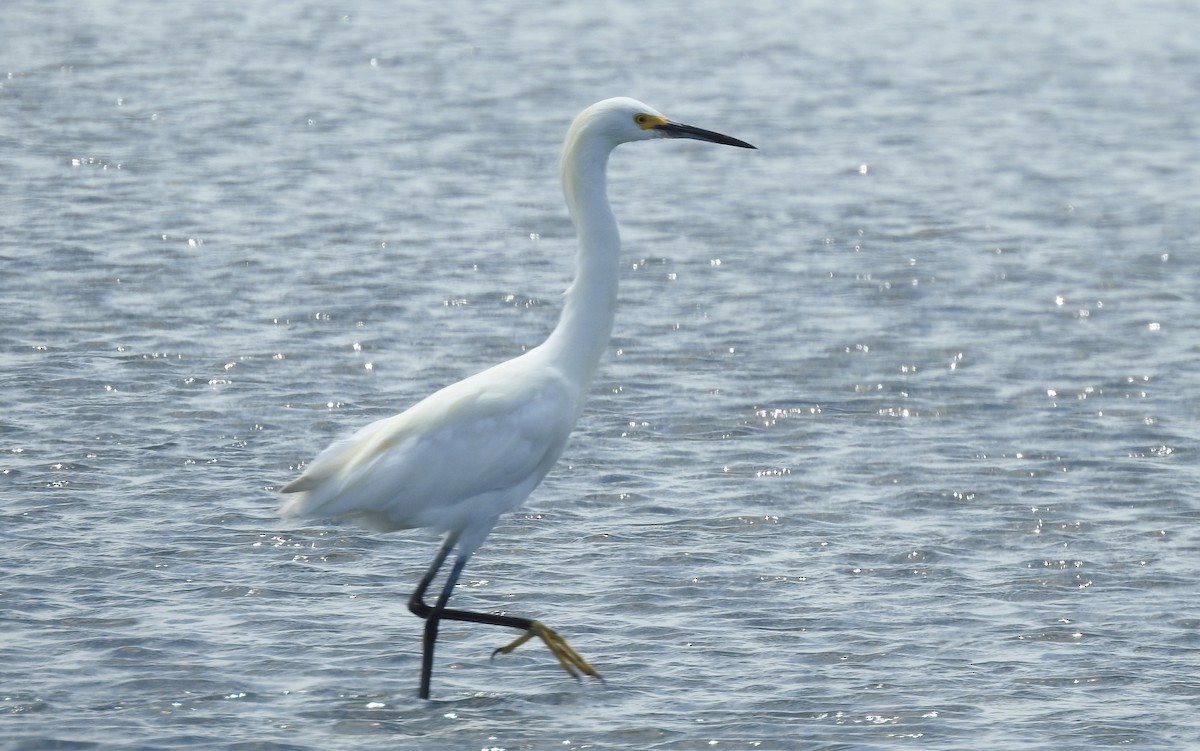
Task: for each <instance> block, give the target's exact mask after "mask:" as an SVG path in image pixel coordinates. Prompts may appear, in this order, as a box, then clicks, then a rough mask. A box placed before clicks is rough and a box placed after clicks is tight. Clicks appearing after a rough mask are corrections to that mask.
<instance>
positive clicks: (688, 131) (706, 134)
mask: <svg viewBox="0 0 1200 751" xmlns="http://www.w3.org/2000/svg"><path fill="white" fill-rule="evenodd" d="M654 129H655V130H661V131H662V132H663V133H665V134H666V135H667V137H668V138H694V139H695V140H697V141H708V142H709V143H723V144H725V145H726V146H737V147H738V148H739V149H753V148H757V147H755V146H751V145H750V144H748V143H746V142H745V141H741V140H738V139H737V138H733V137H732V136H725V135H721V134H720V133H714V132H712V131H711V130H704V129H703V128H697V127H694V126H691V125H684V124H683V123H676V122H671V121H669V120H668V121H667V122H665V123H663V124H662V125H655V126H654Z"/></svg>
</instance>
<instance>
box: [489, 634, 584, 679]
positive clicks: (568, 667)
mask: <svg viewBox="0 0 1200 751" xmlns="http://www.w3.org/2000/svg"><path fill="white" fill-rule="evenodd" d="M535 636H536V637H538V638H540V639H541V640H542V641H544V642H545V643H546V647H548V648H549V649H550V652H551V654H553V655H554V658H555V659H556V660H558V664H559V665H561V666H562V669H563V670H565V671H567V673H569V674H570V676H571V677H572V678H574V679H575V680H579V674H580V673H583V674H584V675H590V676H592V677H593V678H600V674H599V673H597V672H596V669H595V668H594V667H592V666H591V665H589V664H588V661H587V660H585V659H583V657H582V656H580V654H579V653H578V652H576V651H575V650H574V649H571V645H570V644H567V640H566V639H564V638H562V637H561V636H559V635H558V632H556V631H555V630H554V629H552V628H550V627H549V626H547V625H546V624H544V623H542V622H541V621H534V622H533V624H532V625H531V626H530V627H529V630H528V631H526V632H525V633H523V634H521V635H520V636H518V637H517V638H516V639H514V640H513V641H512V642H510V643H508V644H505V645H504V646H503V647H499V648H498V649H496V651H495V652H492V656H493V657H495V656H496V655H497V654H508V653H509V652H511V651H513V650H514V649H516V648H517V647H519V646H521V645H522V644H524V643H525V642H527V641H529V640H530V639H532V638H533V637H535ZM600 680H601V681H603V680H604V679H603V678H600Z"/></svg>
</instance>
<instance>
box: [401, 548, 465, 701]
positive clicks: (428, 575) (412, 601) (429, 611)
mask: <svg viewBox="0 0 1200 751" xmlns="http://www.w3.org/2000/svg"><path fill="white" fill-rule="evenodd" d="M457 542H458V534H457V533H455V532H451V533H449V534H447V535H446V541H445V542H444V543H442V548H441V550H439V551H438V554H437V557H436V558H434V559H433V565H432V566H430V567H429V570H428V571H426V572H425V576H423V577H421V582H420V583H419V584H418V585H417V588H416V590H414V591H413V593H412V596H411V597H409V598H408V609H409V610H410V611H412V612H413V614H414V615H416V616H418V617H420V618H424V619H425V638H424V641H423V643H422V649H421V685H420V688H419V689H418V691H417V695H418V696H419V697H420V698H422V699H428V698H429V683H430V681H431V679H432V678H433V648H434V645H435V644H436V643H437V633H438V625H439V623H440V622H441V620H442V612H443V611H444V610H445V609H446V601H447V600H449V599H450V593H451V592H452V591H453V590H454V584H455V582H457V581H458V577H459V576H460V575H461V574H462V570H463V566H465V565H466V563H467V560H466V558H461V557H460V558H459V559H458V560H457V561H455V562H454V567H453V568H452V569H451V570H450V576H449V577H448V578H447V579H446V584H445V586H443V587H442V593H441V594H440V595H438V599H437V602H436V603H435V604H434V605H433V607H430V606H429V605H428V603H426V602H425V592H426V590H428V589H429V585H430V584H432V583H433V580H434V578H435V577H437V573H438V571H440V570H441V568H442V566H443V565H444V564H445V563H446V559H447V558H448V557H450V552H451V551H452V550H454V545H455V543H457Z"/></svg>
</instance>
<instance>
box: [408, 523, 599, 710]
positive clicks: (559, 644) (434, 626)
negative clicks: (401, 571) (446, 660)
mask: <svg viewBox="0 0 1200 751" xmlns="http://www.w3.org/2000/svg"><path fill="white" fill-rule="evenodd" d="M457 542H458V534H457V533H454V532H451V533H450V534H448V535H446V541H445V542H444V543H443V544H442V548H441V550H439V551H438V554H437V557H436V558H434V560H433V565H432V566H430V567H429V570H428V571H426V572H425V576H423V577H422V578H421V581H420V583H419V584H418V585H417V588H416V590H415V591H414V592H413V593H412V596H411V597H409V598H408V609H409V610H410V611H412V613H413V614H414V615H416V616H418V617H420V618H424V619H425V637H424V641H423V644H422V646H423V648H422V651H421V684H420V688H419V689H418V691H417V695H418V696H419V697H420V698H422V699H428V698H429V684H430V681H431V679H432V677H433V649H434V646H435V645H436V644H437V635H438V626H440V625H441V622H442V621H443V620H447V621H465V622H467V623H482V624H486V625H489V626H505V627H507V628H515V629H517V630H519V631H524V632H525V633H524V634H523V635H522V636H521V637H519V638H518V639H516V640H515V641H513V642H512V643H511V644H507V645H505V646H503V647H500V648H499V649H497V650H496V651H495V652H493V653H492V655H493V656H495V655H496V654H497V653H505V654H507V653H508V652H511V651H513V650H514V649H516V648H517V647H519V646H520V645H522V644H524V643H525V642H526V641H528V640H529V639H530V638H532V637H534V636H537V637H539V638H541V640H542V641H543V642H545V643H546V646H547V647H549V648H550V651H551V653H553V654H554V657H555V658H556V659H557V660H558V664H559V665H561V666H562V668H563V670H565V671H567V673H569V674H570V675H571V676H572V677H574V678H579V674H580V673H584V674H586V675H590V676H593V677H595V678H600V674H599V673H597V672H596V670H595V668H593V667H592V666H591V665H589V664H588V663H587V661H586V660H584V659H583V658H582V657H580V656H579V654H578V653H577V652H575V650H573V649H571V647H570V646H569V645H568V644H567V643H566V641H565V640H564V639H563V638H562V637H561V636H559V635H558V634H557V633H555V632H554V631H553V630H552V629H550V628H548V627H546V626H545V625H544V624H542V623H541V622H539V621H535V620H533V619H531V618H522V617H520V616H513V615H501V614H499V613H474V612H471V611H469V610H450V609H447V608H446V603H447V602H449V600H450V595H451V593H453V592H454V585H455V584H457V583H458V579H459V577H460V576H461V575H462V571H463V568H464V567H465V566H466V565H467V561H468V560H469V559H470V556H469V555H467V556H459V557H458V558H457V559H456V560H455V561H454V566H453V567H452V568H451V569H450V574H449V576H448V577H446V583H445V584H444V585H442V591H441V594H439V595H438V598H437V601H436V602H435V603H434V604H433V606H432V607H431V606H430V605H429V604H428V603H426V602H425V592H426V591H428V589H429V585H430V584H432V583H433V580H434V579H435V578H437V574H438V571H440V570H441V568H442V566H443V565H445V563H446V559H447V558H449V557H450V553H451V552H452V551H453V550H454V546H455V544H456V543H457ZM601 680H603V679H601Z"/></svg>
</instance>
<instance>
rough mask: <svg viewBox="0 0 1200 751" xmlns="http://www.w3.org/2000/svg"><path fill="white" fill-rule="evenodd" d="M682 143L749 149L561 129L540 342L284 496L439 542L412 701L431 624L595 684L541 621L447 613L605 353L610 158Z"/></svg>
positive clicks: (342, 446) (640, 130) (550, 458)
mask: <svg viewBox="0 0 1200 751" xmlns="http://www.w3.org/2000/svg"><path fill="white" fill-rule="evenodd" d="M656 138H692V139H696V140H700V141H709V142H712V143H718V144H726V145H729V146H738V147H741V148H746V149H753V148H754V147H753V146H751V145H750V144H748V143H746V142H744V141H739V140H738V139H736V138H730V137H729V136H724V135H721V134H719V133H713V132H712V131H707V130H701V129H700V128H695V127H692V126H690V125H683V124H681V123H677V122H673V121H671V120H668V119H667V118H665V117H663V116H662V115H661V114H659V113H658V112H656V111H655V110H653V109H651V108H650V107H647V106H646V105H644V104H642V103H641V102H638V101H636V100H633V99H628V98H615V99H606V100H605V101H602V102H599V103H597V104H594V105H592V106H591V107H588V108H587V109H585V110H584V111H583V112H581V113H580V114H579V116H578V117H576V118H575V121H574V122H573V123H572V124H571V127H570V129H569V130H568V131H567V138H566V142H565V143H564V145H563V150H562V162H561V172H562V184H563V193H564V195H565V197H566V202H567V209H568V210H569V212H570V215H571V220H572V222H573V223H574V225H575V231H576V233H577V234H578V236H579V250H578V256H577V261H576V266H577V268H576V272H575V280H574V281H573V282H572V284H571V286H570V287H569V288H568V289H567V292H566V295H565V300H564V303H563V309H562V314H561V316H560V318H559V321H558V324H557V325H556V326H555V328H554V331H552V332H551V333H550V336H549V337H548V338H547V339H546V341H545V342H544V343H542V344H541V345H540V346H538V347H535V348H534V349H531V350H529V351H528V352H526V353H524V354H522V355H521V356H519V357H517V358H515V359H512V360H509V361H507V362H503V363H501V364H499V365H496V366H494V367H491V368H489V369H487V370H484V371H482V372H480V373H477V374H475V375H473V376H471V377H470V378H467V379H465V380H462V381H459V382H458V383H454V384H451V385H450V386H447V387H446V388H443V389H442V390H441V391H438V392H436V393H434V394H433V395H431V396H429V397H426V398H425V399H423V400H422V401H420V402H418V403H417V404H415V405H413V406H412V407H411V408H409V409H408V410H407V411H405V412H403V413H401V414H399V415H396V416H394V417H389V418H386V419H382V420H378V421H376V422H373V423H371V424H370V425H367V426H366V427H364V428H362V429H361V430H359V431H358V432H356V433H354V434H353V435H351V436H350V437H349V438H345V439H343V440H339V441H336V442H335V443H333V444H332V445H330V446H329V447H328V448H326V449H325V450H324V451H322V452H321V453H320V454H319V455H318V456H317V458H316V459H314V460H313V462H312V463H311V464H309V465H308V467H307V469H305V471H304V473H303V474H302V475H301V476H300V477H298V478H297V479H295V480H293V481H292V482H290V483H288V484H287V485H285V486H284V487H283V488H282V492H283V493H284V494H286V495H287V496H288V497H287V500H286V501H285V503H284V505H283V508H282V510H281V513H282V514H283V516H284V517H285V518H295V517H305V518H345V519H349V520H352V521H355V522H357V523H359V524H362V525H364V526H366V527H368V528H371V529H376V530H381V531H393V530H399V529H410V528H414V527H432V528H434V529H435V530H437V531H439V532H444V533H445V534H446V537H445V541H444V542H443V544H442V547H441V549H440V550H439V552H438V554H437V556H436V558H435V559H434V561H433V565H432V566H430V568H429V570H428V571H427V572H426V573H425V575H424V576H423V577H422V578H421V581H420V583H419V584H418V585H417V589H416V591H414V592H413V594H412V597H411V598H410V599H409V602H408V607H409V610H411V611H412V612H413V613H414V614H416V615H418V616H420V617H421V618H423V619H425V636H424V650H423V654H422V665H421V683H420V690H419V695H420V696H421V698H428V697H429V682H430V676H431V675H432V672H433V649H434V644H435V642H436V641H437V632H438V624H439V622H440V621H442V620H454V621H469V622H473V623H484V624H490V625H496V626H507V627H510V628H516V629H519V630H521V631H523V632H524V633H523V634H522V635H521V636H520V637H519V638H517V639H516V640H515V641H513V642H512V643H510V644H507V645H505V646H503V647H501V648H499V649H498V650H496V652H503V653H507V652H510V651H512V650H513V649H515V648H516V647H518V646H519V645H521V644H523V643H524V642H525V641H527V640H528V639H530V638H532V637H534V636H536V637H539V638H541V639H542V640H543V641H544V642H545V643H546V646H547V647H548V648H549V649H550V651H551V652H552V653H553V654H554V656H555V657H556V658H557V659H558V661H559V664H560V665H561V666H562V667H563V669H564V670H566V671H567V672H568V673H569V674H571V675H572V676H574V677H576V678H579V674H580V673H584V674H587V675H590V676H594V677H597V678H599V674H598V673H597V672H596V670H595V669H594V668H593V667H592V666H591V665H589V664H588V663H587V661H586V660H584V659H583V658H582V657H580V656H579V654H578V653H576V652H575V651H574V650H573V649H571V647H570V646H568V645H567V643H566V641H565V640H564V639H563V638H562V637H560V636H559V635H558V634H557V633H555V632H554V631H553V630H551V629H550V628H548V627H546V626H545V625H543V624H542V623H541V622H539V621H536V620H532V619H529V618H519V617H515V616H509V615H500V614H496V613H475V612H469V611H464V610H450V609H447V608H446V602H447V600H449V599H450V593H451V592H452V591H453V589H454V586H455V583H456V582H457V581H458V578H459V576H460V575H461V574H462V570H463V567H464V566H465V565H466V564H467V561H468V559H470V557H471V554H472V553H474V552H475V550H476V549H477V548H478V547H479V545H480V544H481V543H482V542H483V540H484V538H485V537H487V535H488V533H489V532H491V530H492V527H493V526H495V524H496V520H497V518H498V517H499V516H500V514H502V513H504V512H506V511H511V510H513V509H515V508H517V507H518V506H520V505H521V504H522V503H523V502H524V501H525V499H526V497H528V496H529V494H530V492H532V491H533V489H534V488H535V487H536V486H537V484H538V483H539V482H541V480H542V478H543V477H545V476H546V473H547V472H549V471H550V468H551V467H553V466H554V463H555V462H556V461H558V457H559V455H560V454H562V451H563V446H564V445H565V444H566V442H567V437H568V436H569V435H570V434H571V430H572V429H573V428H574V426H575V421H576V418H578V416H579V413H580V410H581V409H582V407H583V403H584V397H585V396H586V394H587V390H588V384H589V383H590V382H591V380H592V375H593V374H594V373H595V372H596V366H597V365H598V363H599V362H600V358H601V356H602V355H603V353H604V350H605V348H606V347H607V346H608V341H609V336H610V334H611V332H612V323H613V313H614V311H615V309H616V305H617V276H618V271H619V268H620V247H621V242H620V237H619V236H618V232H617V222H616V219H615V218H614V217H613V213H612V210H611V209H610V208H609V204H608V196H607V193H606V186H605V183H606V171H607V166H608V156H609V154H610V153H612V150H613V149H614V148H616V147H617V146H618V145H620V144H622V143H626V142H629V141H648V140H651V139H656ZM455 549H457V557H456V559H455V561H454V565H453V566H452V568H451V570H450V574H449V576H448V577H447V579H446V583H445V585H444V586H443V587H442V590H441V594H440V595H439V596H438V598H437V600H436V601H435V602H434V604H433V605H432V606H431V605H429V604H427V603H426V602H425V591H426V590H427V589H428V588H429V585H430V584H431V583H432V582H433V579H434V577H436V576H437V573H438V571H439V570H440V569H441V568H442V565H443V564H444V563H445V562H446V559H447V558H448V557H449V556H450V554H451V552H453V551H455Z"/></svg>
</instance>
